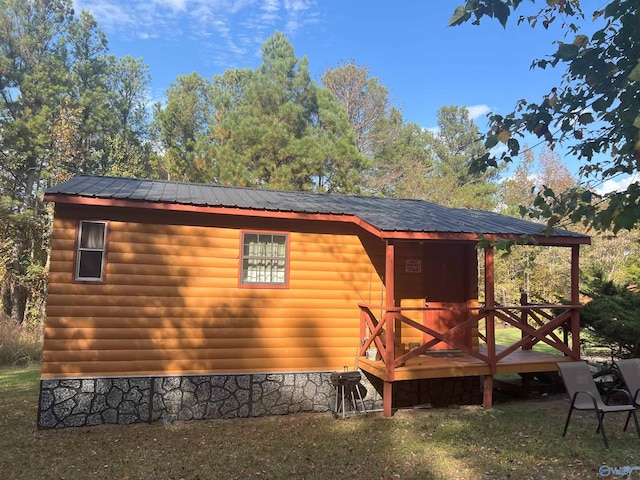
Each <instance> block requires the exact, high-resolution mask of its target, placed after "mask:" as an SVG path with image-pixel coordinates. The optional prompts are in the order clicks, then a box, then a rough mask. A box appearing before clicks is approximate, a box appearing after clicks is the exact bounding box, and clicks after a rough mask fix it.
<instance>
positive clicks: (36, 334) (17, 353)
mask: <svg viewBox="0 0 640 480" xmlns="http://www.w3.org/2000/svg"><path fill="white" fill-rule="evenodd" d="M40 360H42V327H41V326H31V325H14V324H13V322H12V321H11V319H10V318H9V317H7V316H6V315H2V314H0V366H7V365H9V366H15V365H29V364H30V363H37V362H40Z"/></svg>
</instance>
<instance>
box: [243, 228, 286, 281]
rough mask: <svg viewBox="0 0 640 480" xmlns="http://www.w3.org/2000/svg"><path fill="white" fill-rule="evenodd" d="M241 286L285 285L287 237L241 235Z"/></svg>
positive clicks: (256, 234) (253, 234)
mask: <svg viewBox="0 0 640 480" xmlns="http://www.w3.org/2000/svg"><path fill="white" fill-rule="evenodd" d="M240 283H241V284H242V285H275V286H286V284H287V235H273V234H266V233H243V234H242V272H241V277H240Z"/></svg>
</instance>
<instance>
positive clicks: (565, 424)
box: [562, 405, 573, 437]
mask: <svg viewBox="0 0 640 480" xmlns="http://www.w3.org/2000/svg"><path fill="white" fill-rule="evenodd" d="M572 413H573V405H571V407H570V408H569V415H567V421H566V422H564V431H563V432H562V436H563V437H564V436H565V435H566V434H567V429H568V428H569V420H571V414H572Z"/></svg>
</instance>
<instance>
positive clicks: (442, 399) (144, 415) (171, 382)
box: [38, 372, 482, 428]
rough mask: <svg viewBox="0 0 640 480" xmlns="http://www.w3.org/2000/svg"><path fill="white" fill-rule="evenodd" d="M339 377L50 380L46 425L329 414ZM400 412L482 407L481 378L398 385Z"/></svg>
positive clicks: (42, 417)
mask: <svg viewBox="0 0 640 480" xmlns="http://www.w3.org/2000/svg"><path fill="white" fill-rule="evenodd" d="M330 375H331V372H322V373H319V372H312V373H285V374H252V375H210V376H174V377H128V378H85V379H67V380H42V381H41V382H40V405H39V408H38V427H40V428H61V427H82V426H92V425H101V424H120V425H126V424H130V423H138V422H152V421H156V420H162V421H163V422H165V423H172V422H176V421H180V420H198V419H209V418H232V417H260V416H267V415H284V414H288V413H298V412H328V411H333V409H334V407H335V389H334V387H333V385H332V384H331V381H330ZM360 385H361V387H364V388H361V392H362V394H363V397H364V402H365V406H366V408H367V410H372V409H380V408H382V397H381V396H380V393H379V392H381V391H382V381H381V380H380V379H378V378H376V377H373V376H370V375H367V374H364V373H363V375H362V381H361V384H360ZM393 399H394V402H393V403H394V407H409V406H411V405H416V404H432V405H433V406H434V407H439V406H445V405H451V404H469V403H480V402H481V400H482V394H481V388H480V380H479V377H459V378H443V379H430V380H420V381H405V382H395V383H394V384H393Z"/></svg>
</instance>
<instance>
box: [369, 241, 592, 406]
mask: <svg viewBox="0 0 640 480" xmlns="http://www.w3.org/2000/svg"><path fill="white" fill-rule="evenodd" d="M573 240H575V239H573ZM580 243H586V242H584V241H581V242H580ZM398 245H399V243H398V242H397V241H395V242H394V241H393V240H388V241H387V243H386V268H385V271H386V282H385V289H386V292H385V298H386V301H385V304H384V305H371V304H365V303H361V304H360V305H359V308H360V338H361V339H362V342H361V346H360V348H359V354H358V368H360V369H361V370H363V371H365V372H367V373H369V374H371V375H374V376H375V377H378V378H379V379H380V380H382V383H383V392H382V393H383V413H384V415H385V416H391V415H392V406H393V398H392V396H393V393H392V392H393V388H392V386H393V383H394V382H400V381H407V380H421V379H431V378H450V377H466V376H480V377H482V379H483V382H482V385H483V397H482V398H483V402H482V403H483V406H484V407H485V408H491V407H492V404H493V386H494V382H493V380H494V376H495V375H499V374H510V373H518V374H523V373H535V372H552V371H556V370H557V366H556V363H557V362H563V361H575V360H579V359H580V321H579V309H580V304H579V290H578V285H579V282H578V272H579V244H577V242H576V243H574V244H572V245H566V244H564V245H561V246H564V247H569V248H570V249H571V267H570V268H571V273H570V278H571V301H570V304H569V305H550V304H544V305H542V304H535V305H534V304H529V303H528V301H527V299H526V296H525V295H523V297H522V298H521V301H520V305H513V306H505V305H500V304H498V303H497V302H496V301H495V294H494V286H495V285H494V284H495V282H494V277H495V270H494V248H493V247H492V246H487V247H485V248H484V279H483V280H484V293H485V301H484V303H483V304H479V303H478V301H477V298H478V295H477V291H476V292H475V295H473V289H472V290H471V292H470V293H471V295H470V294H467V295H465V296H464V297H460V299H459V300H458V301H446V302H445V301H430V300H429V299H427V300H423V302H422V305H421V306H402V303H403V302H402V294H401V292H397V291H396V286H397V285H403V284H406V279H405V280H404V281H403V280H400V279H399V278H397V277H398V276H402V275H403V272H402V269H398V268H397V265H396V260H397V258H398V252H397V251H396V249H397V248H398ZM400 248H402V246H400ZM400 258H402V255H400ZM463 270H465V269H463ZM472 270H474V269H472ZM475 271H476V272H477V270H475ZM399 272H400V274H399V275H398V273H399ZM466 274H467V275H469V270H468V269H466ZM454 283H455V282H454ZM451 287H453V288H456V286H455V285H451ZM400 288H401V289H403V287H402V286H401V287H400ZM414 303H415V302H414ZM499 324H503V325H507V326H510V327H514V328H516V329H518V331H519V332H520V338H519V340H517V341H516V342H515V343H512V344H509V345H499V344H498V343H497V342H496V325H499ZM407 340H409V341H407ZM540 342H543V343H545V344H546V345H548V346H550V347H552V349H553V350H554V351H555V352H557V354H550V353H542V352H539V351H535V350H534V349H533V347H534V345H536V344H538V343H540ZM369 349H375V350H377V355H376V357H375V358H372V357H371V355H369V356H367V350H369Z"/></svg>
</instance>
